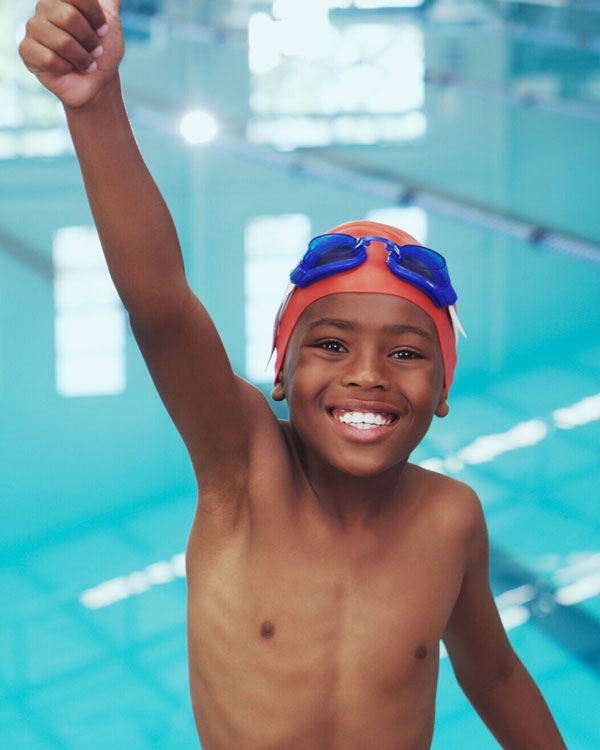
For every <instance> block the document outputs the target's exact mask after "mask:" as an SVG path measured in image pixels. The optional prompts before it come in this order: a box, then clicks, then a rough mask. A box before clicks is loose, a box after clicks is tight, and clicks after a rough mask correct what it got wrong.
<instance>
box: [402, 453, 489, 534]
mask: <svg viewBox="0 0 600 750" xmlns="http://www.w3.org/2000/svg"><path fill="white" fill-rule="evenodd" d="M410 466H411V470H412V472H413V481H414V482H415V488H417V490H418V492H419V494H421V493H423V494H424V495H426V496H427V498H428V499H429V500H430V502H431V506H432V507H433V509H434V511H435V513H436V516H438V517H439V518H441V519H443V520H444V522H446V523H452V524H458V525H459V527H461V528H462V529H463V530H464V531H465V532H466V533H469V532H473V531H475V530H476V528H478V527H481V524H482V523H485V521H484V515H483V507H482V505H481V500H480V499H479V497H478V496H477V493H476V492H475V490H474V489H473V488H472V487H470V486H469V485H468V484H466V483H465V482H461V481H460V480H458V479H454V478H453V477H449V476H446V475H445V474H440V473H439V472H437V471H431V470H430V469H425V468H424V467H422V466H418V465H416V464H410Z"/></svg>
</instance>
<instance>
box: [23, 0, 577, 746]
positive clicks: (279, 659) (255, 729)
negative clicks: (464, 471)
mask: <svg viewBox="0 0 600 750" xmlns="http://www.w3.org/2000/svg"><path fill="white" fill-rule="evenodd" d="M20 52H21V55H22V57H23V59H24V61H25V63H26V65H27V67H28V68H29V69H30V70H31V71H32V72H34V73H35V74H36V75H38V77H39V79H40V80H41V81H42V83H43V84H44V85H45V86H47V88H49V89H50V90H51V91H53V92H54V93H55V94H56V95H57V96H59V98H60V99H61V101H62V102H63V104H64V106H65V111H66V114H67V119H68V123H69V128H70V130H71V134H72V138H73V142H74V144H75V148H76V152H77V156H78V159H79V162H80V165H81V169H82V173H83V177H84V181H85V185H86V190H87V194H88V198H89V201H90V205H91V208H92V211H93V214H94V219H95V222H96V226H97V228H98V232H99V235H100V238H101V241H102V246H103V249H104V252H105V255H106V258H107V262H108V265H109V268H110V271H111V274H112V277H113V279H114V282H115V285H116V287H117V289H118V291H119V294H120V295H121V299H122V300H123V303H124V304H125V307H126V308H127V310H128V312H129V317H130V321H131V327H132V330H133V332H134V335H135V337H136V340H137V342H138V344H139V346H140V349H141V351H142V353H143V356H144V358H145V360H146V363H147V365H148V368H149V371H150V373H151V375H152V378H153V379H154V382H155V384H156V387H157V389H158V391H159V393H160V395H161V397H162V399H163V401H164V403H165V405H166V407H167V409H168V411H169V414H170V415H171V417H172V419H173V421H174V423H175V424H176V426H177V428H178V430H179V432H180V434H181V436H182V438H183V440H184V442H185V444H186V447H187V449H188V452H189V455H190V458H191V461H192V464H193V467H194V471H195V475H196V478H197V483H198V505H197V512H196V516H195V519H194V522H193V526H192V530H191V533H190V538H189V543H188V548H187V572H188V592H189V593H188V645H189V669H190V683H191V693H192V703H193V709H194V715H195V718H196V724H197V727H198V733H199V737H200V740H201V742H202V746H203V747H204V748H205V750H242V749H243V750H307V749H308V748H310V750H338V749H339V750H363V749H364V750H426V749H427V748H429V747H430V744H431V739H432V735H433V729H434V712H435V693H436V684H437V675H438V666H439V641H440V639H443V641H444V643H445V645H446V647H447V649H448V653H449V656H450V658H451V660H452V664H453V667H454V670H455V673H456V676H457V678H458V681H459V683H460V685H461V687H462V688H463V690H464V692H465V693H466V695H467V697H468V698H469V700H470V701H471V702H472V704H473V705H474V707H475V709H476V710H477V711H478V712H479V714H480V715H481V717H482V719H483V720H484V722H485V723H486V724H487V726H488V727H489V729H490V730H491V732H492V733H493V734H494V735H495V736H496V738H497V739H498V741H499V742H500V743H501V745H502V747H503V748H506V749H507V750H535V749H536V748H540V750H563V749H564V748H565V745H564V742H563V741H562V739H561V737H560V734H559V732H558V729H557V728H556V725H555V723H554V721H553V719H552V716H551V714H550V712H549V710H548V708H547V706H546V704H545V702H544V699H543V697H542V696H541V694H540V692H539V690H538V689H537V687H536V685H535V683H534V682H533V680H532V679H531V677H530V675H529V674H528V672H527V671H526V669H525V668H524V666H523V664H522V663H521V661H520V660H519V659H518V657H517V656H516V654H515V653H514V651H513V649H512V648H511V646H510V643H509V642H508V640H507V638H506V634H505V632H504V629H503V627H502V623H501V621H500V618H499V616H498V612H497V609H496V606H495V603H494V599H493V596H492V594H491V591H490V587H489V580H488V540H487V533H486V527H485V521H484V517H483V513H482V509H481V505H480V503H479V500H478V499H477V497H476V495H475V494H474V493H473V491H472V490H471V489H469V488H468V487H467V486H466V485H464V484H462V483H460V482H457V481H455V480H452V479H449V478H447V477H445V476H442V475H440V474H436V473H433V472H429V471H426V470H425V469H423V468H420V467H418V466H415V465H413V464H411V463H409V461H408V458H409V456H410V453H411V451H412V450H413V449H414V448H415V446H416V445H418V443H419V442H420V440H421V439H422V437H423V435H424V434H425V433H426V431H427V429H428V427H429V425H430V423H431V420H432V418H433V416H434V415H437V416H438V417H443V416H445V415H446V414H447V413H448V405H447V397H448V392H449V389H450V385H451V382H452V376H453V372H454V364H455V361H456V350H455V339H454V329H455V327H456V326H457V325H458V323H457V320H456V319H455V316H454V314H453V311H452V305H453V302H450V301H449V300H450V299H451V297H446V296H444V294H445V292H443V289H444V284H443V283H442V282H443V279H442V281H439V280H438V281H439V283H438V282H436V283H435V284H434V286H435V289H433V288H429V287H428V288H429V292H425V291H423V288H425V287H427V283H425V282H423V281H422V280H421V281H419V280H417V282H415V283H417V286H415V285H414V284H413V283H411V282H408V281H407V280H406V278H407V276H406V273H405V270H402V269H401V268H399V265H401V262H400V260H399V259H401V258H402V257H403V256H404V255H405V254H406V253H407V251H408V249H407V246H413V248H414V247H415V246H416V249H413V251H411V252H412V253H413V256H414V258H416V259H417V260H418V259H421V260H423V259H425V260H423V262H424V263H426V264H427V262H428V261H427V258H430V257H431V258H433V257H435V254H434V255H433V256H428V255H427V253H426V252H425V250H423V249H421V250H420V249H419V247H418V243H417V242H416V241H415V240H414V239H413V238H411V237H409V236H408V235H406V234H404V233H402V232H400V231H399V230H396V229H394V228H392V227H385V226H383V225H373V224H369V223H351V224H347V225H344V226H342V227H337V228H336V229H335V230H333V231H332V232H330V233H328V234H327V235H325V238H326V239H325V240H323V239H322V238H316V243H315V244H314V246H313V247H314V248H316V250H317V254H318V258H319V263H322V264H324V265H325V266H327V265H328V264H329V270H331V271H332V273H331V274H330V275H329V276H319V274H320V271H319V272H318V273H317V276H318V278H313V279H308V278H307V277H308V276H309V275H310V273H311V268H310V267H307V268H300V266H301V265H302V264H300V266H299V268H300V272H301V273H300V276H303V275H304V280H302V279H301V280H300V281H299V282H298V283H297V285H296V286H295V287H294V288H293V289H292V294H291V296H290V297H289V298H288V299H287V304H286V305H285V307H284V308H282V310H281V313H280V315H279V317H278V321H277V327H276V345H277V351H278V356H277V364H276V370H277V376H276V383H275V387H274V391H273V397H274V398H275V399H280V400H281V399H284V398H285V399H287V403H288V407H289V415H290V418H289V421H279V420H277V419H276V418H275V416H274V415H273V412H272V411H271V409H270V407H269V405H268V403H267V402H266V400H265V399H264V397H263V396H262V394H261V393H260V392H259V391H258V390H257V389H256V388H254V387H252V386H251V385H249V384H248V383H247V382H245V381H244V380H242V379H241V378H239V377H237V376H236V375H235V374H234V373H233V372H232V370H231V366H230V364H229V361H228V359H227V356H226V353H225V351H224V349H223V346H222V344H221V341H220V339H219V336H218V334H217V332H216V330H215V328H214V326H213V324H212V321H211V320H210V317H209V316H208V314H207V312H206V311H205V309H204V307H203V306H202V305H201V303H200V302H199V300H198V299H197V298H196V297H195V295H194V294H193V293H192V291H191V289H190V287H189V286H188V284H187V281H186V278H185V273H184V268H183V262H182V258H181V253H180V249H179V244H178V240H177V235H176V233H175V229H174V227H173V224H172V221H171V217H170V215H169V212H168V210H167V208H166V206H165V204H164V202H163V200H162V197H161V196H160V193H159V191H158V189H157V188H156V185H155V184H154V182H153V180H152V178H151V176H150V174H149V172H148V170H147V169H146V167H145V165H144V163H143V160H142V158H141V156H140V153H139V151H138V148H137V146H136V144H135V140H134V138H133V134H132V132H131V129H130V126H129V123H128V119H127V115H126V112H125V108H124V105H123V102H122V98H121V93H120V85H119V77H118V66H119V62H120V60H121V57H122V54H123V38H122V33H121V27H120V22H119V3H118V1H117V0H104V1H103V2H97V0H68V1H67V0H44V1H43V2H40V3H38V6H37V10H36V14H35V16H34V17H33V18H32V19H31V20H30V21H29V23H28V25H27V35H26V37H25V39H24V40H23V42H22V44H21V47H20ZM86 71H87V72H86ZM332 237H333V238H334V239H333V240H331V238H332ZM336 237H337V239H336ZM340 237H345V238H346V239H339V238H340ZM365 237H374V239H372V240H370V241H368V240H365V239H364V238H365ZM361 238H362V239H361ZM330 242H334V245H335V247H334V250H335V253H334V257H333V260H332V259H331V258H328V256H327V250H328V249H329V250H331V247H332V246H331V245H330V244H328V243H330ZM340 243H341V244H340ZM339 250H343V251H344V252H340V253H339V254H337V255H336V253H338V251H339ZM363 250H365V251H366V256H365V257H363V258H362V260H361V261H360V262H359V263H357V264H355V266H353V267H352V268H351V269H346V270H340V269H339V268H337V267H336V269H334V270H332V268H333V265H335V264H336V263H338V262H339V259H340V258H341V257H342V256H344V255H345V254H349V255H350V256H351V257H352V259H353V262H354V260H356V258H358V257H359V254H360V253H362V251H363ZM396 256H397V257H396ZM438 257H439V256H438ZM305 260H306V259H305ZM307 263H308V261H307ZM332 264H333V265H332ZM317 265H318V264H317ZM308 266H310V263H308ZM417 267H418V263H417V265H416V266H413V271H414V270H415V268H417ZM373 269H375V277H373V278H372V279H371V280H368V279H367V280H365V279H366V278H367V277H368V276H369V274H370V273H371V270H373ZM438 270H439V269H438ZM417 273H419V272H418V270H417ZM436 273H437V272H436V269H435V268H434V267H431V268H430V267H427V266H426V269H425V271H424V272H422V273H421V276H422V278H426V279H428V280H431V278H432V277H435V276H436ZM377 274H379V276H377ZM382 274H383V275H382ZM304 282H307V283H306V285H305V286H302V285H301V284H302V283H304ZM419 284H421V286H423V285H424V286H423V288H419ZM448 284H449V280H448ZM446 291H447V290H446ZM438 294H442V297H440V298H439V299H437V302H440V301H441V305H438V304H437V302H436V301H435V300H436V295H438Z"/></svg>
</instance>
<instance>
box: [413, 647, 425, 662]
mask: <svg viewBox="0 0 600 750" xmlns="http://www.w3.org/2000/svg"><path fill="white" fill-rule="evenodd" d="M415 656H416V657H417V659H424V658H425V657H426V656H427V646H423V645H421V646H419V647H418V648H417V650H416V651H415Z"/></svg>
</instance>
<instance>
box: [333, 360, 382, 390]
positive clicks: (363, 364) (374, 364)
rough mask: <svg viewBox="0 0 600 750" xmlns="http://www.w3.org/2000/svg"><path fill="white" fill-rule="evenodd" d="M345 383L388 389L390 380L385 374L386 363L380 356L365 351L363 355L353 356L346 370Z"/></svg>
mask: <svg viewBox="0 0 600 750" xmlns="http://www.w3.org/2000/svg"><path fill="white" fill-rule="evenodd" d="M343 384H344V385H345V386H350V387H351V386H354V387H358V388H364V389H368V390H371V389H374V388H379V389H380V390H384V391H385V390H387V389H388V387H389V381H388V379H387V377H386V375H385V374H384V363H383V362H382V361H381V359H380V356H379V357H378V356H376V355H375V354H366V353H365V354H363V355H362V356H355V357H352V358H351V359H350V360H349V362H348V367H347V368H346V371H345V372H344V376H343Z"/></svg>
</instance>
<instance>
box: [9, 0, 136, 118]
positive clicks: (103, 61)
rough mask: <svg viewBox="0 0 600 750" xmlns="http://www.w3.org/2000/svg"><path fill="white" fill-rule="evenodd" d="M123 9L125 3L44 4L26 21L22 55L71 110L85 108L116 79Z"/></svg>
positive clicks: (49, 0)
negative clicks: (121, 4) (72, 108)
mask: <svg viewBox="0 0 600 750" xmlns="http://www.w3.org/2000/svg"><path fill="white" fill-rule="evenodd" d="M119 6H120V0H40V1H39V2H38V4H37V6H36V12H35V15H34V16H33V17H32V18H30V19H29V21H28V22H27V26H26V28H27V33H26V35H25V38H24V39H23V41H22V42H21V44H20V45H19V54H20V55H21V57H22V58H23V62H24V63H25V65H26V66H27V68H28V69H29V70H30V71H31V72H32V73H34V74H35V75H36V76H37V77H38V78H39V80H40V81H41V83H42V84H43V85H44V86H45V87H46V88H47V89H49V90H50V91H52V93H53V94H56V96H57V97H58V98H59V99H60V100H61V101H62V102H63V104H65V105H66V106H68V107H82V106H84V105H85V104H87V103H88V102H90V101H91V100H92V99H93V98H94V97H95V96H96V95H97V94H98V92H99V91H100V90H101V89H102V88H103V87H104V86H106V85H107V84H108V83H110V82H111V81H112V80H114V79H115V78H116V73H117V70H118V67H119V63H120V62H121V58H122V57H123V49H124V45H123V32H122V29H121V22H120V20H119ZM98 31H100V34H98V33H97V32H98ZM99 47H101V49H98V48H99ZM94 65H95V66H96V67H94ZM90 66H91V69H90Z"/></svg>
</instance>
